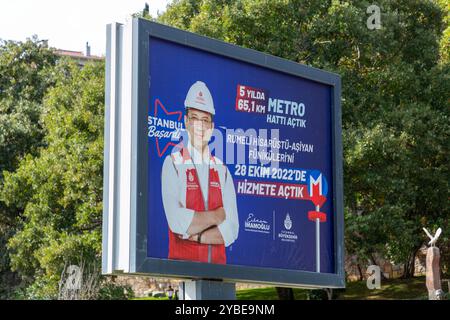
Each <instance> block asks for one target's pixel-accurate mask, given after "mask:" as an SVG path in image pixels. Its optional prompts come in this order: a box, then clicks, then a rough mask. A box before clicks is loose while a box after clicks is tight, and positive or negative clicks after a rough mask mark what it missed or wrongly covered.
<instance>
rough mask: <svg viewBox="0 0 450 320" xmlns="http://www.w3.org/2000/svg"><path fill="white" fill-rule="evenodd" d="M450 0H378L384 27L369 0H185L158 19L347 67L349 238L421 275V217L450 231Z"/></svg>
mask: <svg viewBox="0 0 450 320" xmlns="http://www.w3.org/2000/svg"><path fill="white" fill-rule="evenodd" d="M445 3H446V2H445V1H440V0H439V1H419V0H413V1H411V0H397V1H391V0H389V1H388V0H385V1H378V5H379V6H380V8H381V13H382V17H381V23H382V29H380V30H369V29H368V28H367V26H366V20H367V18H368V15H367V14H366V9H367V7H368V6H369V5H370V4H372V3H370V2H369V1H363V0H360V1H337V0H330V1H312V0H311V1H309V0H305V1H295V0H291V1H281V0H274V1H265V0H203V1H189V0H178V1H174V2H173V3H172V4H171V5H169V7H168V9H167V11H166V12H165V13H164V14H162V15H160V16H159V17H158V18H157V20H158V21H160V22H162V23H166V24H169V25H172V26H175V27H178V28H182V29H186V30H189V31H193V32H197V33H200V34H203V35H206V36H210V37H213V38H217V39H220V40H224V41H227V42H230V43H233V44H237V45H240V46H244V47H248V48H252V49H256V50H259V51H263V52H266V53H269V54H273V55H276V56H280V57H283V58H286V59H289V60H292V61H296V62H299V63H304V64H308V65H311V66H314V67H318V68H323V69H326V70H328V71H332V72H336V73H339V74H340V75H341V76H342V82H343V99H342V102H343V130H344V131H343V142H344V180H345V183H344V185H345V190H344V191H345V216H346V237H345V239H346V248H347V249H348V251H349V253H351V254H358V255H359V257H360V258H361V259H364V260H366V259H369V260H374V259H373V256H374V254H375V253H381V254H384V255H386V256H387V257H389V258H391V259H393V260H394V261H396V262H399V263H404V264H405V268H406V270H405V271H406V272H405V275H406V276H411V275H412V272H413V269H412V263H413V261H414V258H415V255H416V252H417V250H418V248H420V246H421V245H422V244H423V243H424V240H425V237H423V236H422V233H421V227H423V226H429V227H431V228H432V229H433V228H435V227H437V226H438V225H440V226H443V228H444V229H445V230H447V231H446V234H445V235H444V236H443V238H442V240H441V243H442V247H444V248H447V247H448V246H449V238H450V231H449V228H448V221H449V220H450V219H449V217H450V212H449V208H450V206H449V202H448V201H449V190H450V189H449V186H448V182H449V181H450V175H449V170H448V163H449V148H448V147H449V146H448V141H449V133H450V130H449V129H450V128H449V110H450V109H449V101H450V95H449V94H450V87H449V85H450V81H449V74H450V72H449V71H450V70H449V60H448V56H449V54H448V43H449V42H448V30H449V29H448V21H449V20H448V7H445ZM445 28H447V29H446V31H445V32H444V29H445ZM443 260H444V261H443V262H444V264H447V265H449V262H450V259H449V257H448V256H447V257H446V258H444V259H443ZM366 261H367V260H366ZM374 262H375V261H374ZM375 263H376V262H375Z"/></svg>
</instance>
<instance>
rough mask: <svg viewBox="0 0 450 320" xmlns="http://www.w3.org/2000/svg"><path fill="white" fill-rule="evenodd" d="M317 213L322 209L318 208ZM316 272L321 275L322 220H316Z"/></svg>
mask: <svg viewBox="0 0 450 320" xmlns="http://www.w3.org/2000/svg"><path fill="white" fill-rule="evenodd" d="M316 211H317V212H319V211H320V207H319V206H316ZM316 272H319V273H320V219H319V218H316Z"/></svg>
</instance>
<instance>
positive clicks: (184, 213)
mask: <svg viewBox="0 0 450 320" xmlns="http://www.w3.org/2000/svg"><path fill="white" fill-rule="evenodd" d="M187 149H188V151H189V154H190V155H191V158H192V162H193V164H175V163H174V161H173V159H172V157H171V156H167V157H166V159H165V160H164V164H163V168H162V173H161V175H162V176H161V188H162V198H163V205H164V211H165V214H166V218H167V222H168V224H169V228H170V230H171V231H172V232H174V233H177V234H181V235H183V237H184V238H185V239H186V238H188V237H189V235H188V234H187V230H188V229H189V226H190V225H191V223H192V219H193V218H194V213H195V211H194V210H191V209H186V174H185V172H186V170H187V169H189V168H192V167H193V166H195V168H196V169H197V175H198V178H199V182H200V188H201V190H202V194H203V198H204V203H205V208H207V204H208V191H209V186H208V184H209V168H210V167H211V168H214V169H215V170H217V172H218V174H219V180H220V186H221V190H222V201H223V208H224V210H225V220H224V221H223V222H222V223H221V224H220V225H218V226H217V227H218V229H219V231H220V233H221V235H222V238H223V240H224V243H225V246H226V247H228V246H230V245H231V244H232V243H233V242H234V241H236V239H237V237H238V233H239V218H238V211H237V203H236V191H235V188H234V183H233V177H232V176H231V173H230V171H229V170H228V168H227V167H226V166H225V165H224V164H223V163H222V162H221V161H220V160H219V159H218V158H215V162H216V163H214V162H212V161H211V160H210V153H209V149H208V150H207V152H205V153H204V156H202V155H200V152H198V151H197V150H196V149H195V148H194V147H192V145H191V144H190V143H188V146H187Z"/></svg>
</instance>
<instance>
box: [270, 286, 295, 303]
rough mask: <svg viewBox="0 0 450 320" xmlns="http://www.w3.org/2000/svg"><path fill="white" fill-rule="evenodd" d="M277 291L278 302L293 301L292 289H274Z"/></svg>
mask: <svg viewBox="0 0 450 320" xmlns="http://www.w3.org/2000/svg"><path fill="white" fill-rule="evenodd" d="M275 289H277V294H278V299H280V300H295V299H294V290H292V288H282V287H275Z"/></svg>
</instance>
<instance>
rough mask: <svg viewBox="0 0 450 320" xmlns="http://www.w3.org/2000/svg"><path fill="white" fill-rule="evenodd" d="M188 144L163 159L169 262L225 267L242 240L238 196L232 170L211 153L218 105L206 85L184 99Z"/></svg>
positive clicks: (198, 85) (194, 88)
mask: <svg viewBox="0 0 450 320" xmlns="http://www.w3.org/2000/svg"><path fill="white" fill-rule="evenodd" d="M184 105H185V108H186V114H185V116H184V123H185V127H186V131H187V133H188V137H189V139H188V141H187V142H184V141H183V143H182V145H181V148H180V150H177V151H175V152H174V153H172V154H171V155H170V156H167V157H166V159H165V160H164V164H163V169H162V177H161V178H162V179H161V180H162V183H161V186H162V198H163V205H164V211H165V213H166V218H167V222H168V225H169V255H168V258H169V259H176V260H188V261H197V262H206V263H216V264H226V254H225V247H228V246H230V245H231V244H232V243H233V242H234V241H235V240H236V239H237V236H238V232H239V219H238V212H237V204H236V192H235V189H234V184H233V178H232V176H231V174H230V171H229V170H228V168H227V167H226V165H225V164H223V163H222V161H221V160H220V159H218V158H216V157H214V156H212V155H211V153H210V150H209V147H208V144H209V140H210V139H211V136H212V132H213V130H214V121H213V120H214V119H213V117H214V115H215V109H214V102H213V99H212V96H211V93H210V91H209V89H208V88H207V86H206V85H205V83H203V82H201V81H197V82H196V83H194V84H193V85H192V86H191V88H190V89H189V92H188V94H187V96H186V100H185V103H184Z"/></svg>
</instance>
